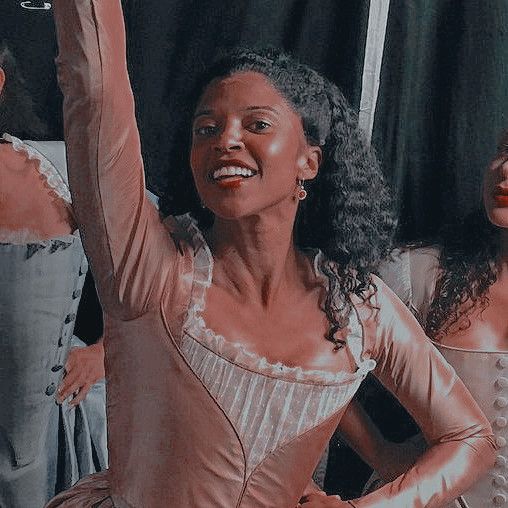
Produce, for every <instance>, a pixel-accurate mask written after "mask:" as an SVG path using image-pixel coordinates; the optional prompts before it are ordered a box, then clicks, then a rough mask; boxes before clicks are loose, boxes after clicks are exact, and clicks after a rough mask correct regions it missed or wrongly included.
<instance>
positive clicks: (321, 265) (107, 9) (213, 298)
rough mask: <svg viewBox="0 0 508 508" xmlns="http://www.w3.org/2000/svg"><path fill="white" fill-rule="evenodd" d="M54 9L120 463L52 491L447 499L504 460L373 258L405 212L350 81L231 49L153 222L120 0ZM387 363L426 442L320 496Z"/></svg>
mask: <svg viewBox="0 0 508 508" xmlns="http://www.w3.org/2000/svg"><path fill="white" fill-rule="evenodd" d="M55 14H56V25H57V30H58V39H59V46H60V55H59V79H60V84H61V86H62V89H63V92H64V97H65V100H64V117H65V131H66V141H67V143H68V147H69V152H68V153H69V163H70V173H71V185H72V187H73V192H74V194H75V209H76V217H77V221H78V222H79V225H80V228H81V229H82V231H83V237H84V239H85V249H86V251H87V254H88V256H89V257H90V260H91V264H92V270H93V272H94V278H95V280H96V282H97V285H98V290H99V293H100V295H101V302H102V303H103V305H104V307H105V314H106V320H107V322H106V327H107V329H108V333H107V336H106V337H107V338H106V342H105V348H106V358H107V360H106V362H107V376H108V423H109V431H110V432H109V449H110V451H111V463H110V464H111V465H110V469H109V471H108V472H107V473H102V474H99V475H94V476H91V477H89V478H88V479H85V480H83V481H82V482H80V483H79V484H78V485H77V486H76V487H74V488H73V489H71V490H70V491H68V492H67V493H64V494H62V495H60V496H59V497H58V498H55V499H54V500H53V502H51V503H50V505H49V506H51V507H55V506H70V507H73V506H75V507H78V506H89V505H93V506H96V507H98V506H100V507H111V506H118V507H124V506H135V507H147V508H158V507H161V508H162V507H167V506H180V507H217V508H219V507H220V508H225V507H229V506H231V507H237V508H239V507H245V508H254V507H259V508H261V507H269V506H276V507H281V508H282V507H284V508H294V507H295V506H296V505H297V504H298V503H301V504H302V505H303V506H305V507H306V508H316V507H325V506H330V507H346V506H356V507H358V508H367V507H368V508H370V507H376V508H381V507H383V508H384V507H385V506H386V507H387V506H397V507H401V508H402V507H408V508H409V507H416V506H418V507H423V506H425V507H434V506H439V504H441V503H443V502H445V501H447V500H449V499H452V498H453V497H454V496H456V495H457V494H458V493H459V492H460V491H461V490H463V489H465V488H466V487H467V486H468V485H469V484H470V483H471V482H472V481H473V480H474V479H475V478H476V477H477V475H478V474H480V473H481V472H482V471H484V470H485V469H486V468H487V467H488V466H489V465H490V464H491V463H492V460H493V443H492V435H491V430H490V428H489V425H488V423H487V422H486V420H485V418H484V417H483V416H482V414H481V412H480V411H479V409H478V407H477V406H476V404H475V403H474V401H473V400H472V398H471V397H470V396H469V394H468V393H467V392H466V390H465V388H464V386H463V385H462V383H461V382H460V381H459V380H458V379H457V377H456V376H455V374H454V372H453V371H452V370H451V369H450V368H449V366H448V365H447V364H446V363H445V362H444V361H443V359H442V358H441V357H440V356H439V354H438V353H437V352H436V351H435V350H434V348H433V347H432V346H431V345H430V344H429V343H428V341H427V340H426V338H425V336H424V334H423V332H422V330H421V328H420V327H419V326H418V325H417V323H416V321H415V320H414V319H413V318H412V316H411V315H410V313H409V312H408V311H407V309H406V308H405V307H404V306H403V305H402V304H401V303H400V302H399V301H398V300H397V299H396V298H395V297H394V295H393V294H392V293H391V292H390V291H389V290H388V289H387V288H386V287H385V286H384V285H383V283H382V282H381V281H380V280H379V279H376V278H375V277H374V276H372V275H371V274H370V271H371V270H372V269H373V268H374V267H375V266H376V264H377V262H378V261H379V259H380V258H381V256H382V255H383V254H384V253H385V252H386V251H387V249H388V248H389V245H390V237H391V232H392V229H393V226H394V221H393V219H392V216H391V213H390V206H389V198H388V195H387V192H386V190H385V188H384V185H383V182H382V177H381V173H380V171H379V166H378V164H377V162H376V159H375V157H374V155H373V153H372V152H371V151H370V150H369V149H368V147H367V146H366V144H365V143H364V142H363V138H362V136H361V135H360V132H359V130H358V128H357V126H356V118H355V115H354V114H353V113H352V111H351V109H350V108H349V106H348V105H347V103H346V101H345V100H344V97H343V96H342V94H341V93H340V92H339V90H338V89H337V88H336V87H335V86H334V85H333V84H331V83H330V82H328V81H327V80H326V79H325V78H323V77H322V76H320V75H319V74H317V73H316V72H314V71H312V70H311V69H309V68H308V67H305V66H303V65H300V64H298V63H296V62H295V61H293V60H292V59H290V58H289V57H287V56H285V55H283V54H280V53H278V52H275V51H263V52H254V51H245V50H238V51H234V52H232V53H230V54H227V55H224V56H223V57H222V58H219V59H218V61H217V62H215V63H214V64H212V65H211V67H210V69H209V71H208V72H205V73H204V74H203V77H202V80H201V81H200V83H198V85H197V87H196V89H195V90H194V93H193V94H192V97H191V100H190V102H189V107H188V112H189V116H188V118H184V119H183V120H185V124H184V125H183V127H182V128H181V130H179V132H181V134H182V143H181V144H180V146H179V153H178V154H176V155H175V157H173V160H171V163H172V166H171V167H172V170H171V178H170V181H169V183H168V191H167V193H166V196H165V199H164V200H163V207H164V210H163V211H164V214H165V215H167V217H166V218H165V219H161V218H160V216H159V214H158V212H157V210H155V208H154V207H153V206H152V205H151V203H150V202H149V201H148V200H147V199H146V198H145V193H144V191H143V189H144V182H143V172H142V160H141V151H140V143H139V136H138V131H137V128H136V123H135V115H134V101H133V98H132V94H131V91H130V86H129V79H128V75H127V69H126V62H125V50H124V44H125V40H124V30H123V24H122V13H121V8H120V2H119V1H116V0H115V1H113V0H111V1H108V2H101V1H99V0H97V1H93V0H73V1H71V0H56V1H55ZM103 62H108V64H107V65H106V66H104V65H103ZM83 124H84V126H83ZM191 131H192V142H191V146H190V147H189V146H188V137H189V133H190V132H191ZM84 133H85V134H84ZM304 182H305V185H306V186H307V188H308V197H307V199H305V200H302V198H304V197H305V193H304V192H303V190H302V186H304ZM307 184H308V185H307ZM104 196H108V199H107V201H106V200H104V199H103V197H104ZM202 204H204V205H205V208H203V206H202ZM189 210H190V211H191V212H192V213H193V214H194V215H195V217H193V216H191V215H189V214H188V213H186V214H185V215H177V216H174V215H173V214H181V213H182V212H188V211H189ZM295 222H296V225H295ZM408 337H410V338H411V340H408ZM374 369H375V370H374ZM373 370H374V373H375V375H376V376H378V377H379V378H380V379H381V380H382V382H383V383H385V384H386V385H387V386H388V387H389V388H390V389H391V390H393V391H394V392H395V393H396V394H397V396H398V397H399V398H400V400H401V401H402V403H403V404H404V405H405V406H407V407H408V408H409V409H410V410H411V411H412V413H413V415H414V416H415V418H416V420H417V421H418V422H419V423H420V425H421V426H422V428H423V429H424V431H425V433H426V436H427V438H428V440H429V441H430V442H431V443H432V444H433V447H432V451H431V452H430V453H429V455H428V456H426V457H423V458H421V459H420V460H419V461H418V462H417V464H416V465H415V467H414V468H413V469H411V470H410V471H409V472H408V473H407V474H406V475H404V476H403V477H400V478H398V479H397V480H396V481H395V482H393V483H392V484H389V485H387V486H386V487H385V488H383V489H380V490H379V491H378V492H376V493H374V494H370V495H368V496H366V497H364V498H360V499H357V500H354V501H342V500H340V499H338V498H337V497H328V496H326V495H324V493H322V492H319V493H318V492H315V489H313V488H312V486H311V484H310V480H311V475H312V472H313V470H314V468H315V466H316V464H317V462H318V460H319V458H320V456H321V453H322V451H323V449H324V447H325V446H326V443H327V442H328V440H329V438H330V436H331V434H332V433H333V431H334V429H335V427H336V426H337V424H338V423H339V422H340V420H341V417H342V415H343V414H344V411H345V410H346V407H347V405H348V403H349V401H350V400H351V398H352V396H353V394H354V393H355V392H356V390H357V388H358V386H359V385H360V383H361V381H362V380H363V378H364V377H365V376H366V374H367V373H368V372H369V371H373ZM429 414H432V418H431V419H429ZM459 414H460V418H458V416H457V415H459ZM190 443H191V444H190ZM457 463H460V468H459V469H458V468H457V467H456V466H457ZM422 484H423V485H424V488H422V487H421V486H422ZM444 486H446V488H445V487H444Z"/></svg>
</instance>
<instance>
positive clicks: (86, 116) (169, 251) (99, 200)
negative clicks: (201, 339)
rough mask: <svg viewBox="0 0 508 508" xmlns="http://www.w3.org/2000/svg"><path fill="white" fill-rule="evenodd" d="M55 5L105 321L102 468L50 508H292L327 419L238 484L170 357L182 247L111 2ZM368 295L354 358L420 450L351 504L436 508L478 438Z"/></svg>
mask: <svg viewBox="0 0 508 508" xmlns="http://www.w3.org/2000/svg"><path fill="white" fill-rule="evenodd" d="M54 8H55V16H56V25H57V33H58V39H59V46H60V55H59V58H58V65H59V81H60V85H61V87H62V90H63V92H64V119H65V120H64V123H65V133H66V134H65V136H66V141H67V146H68V155H69V164H70V167H69V173H70V181H71V190H72V193H73V201H74V207H75V211H76V216H77V221H78V224H79V226H80V229H81V231H82V235H83V240H84V244H85V249H86V252H87V254H88V256H89V258H90V261H91V266H92V270H93V274H94V278H95V280H96V283H97V286H98V291H99V294H100V299H101V302H102V304H103V306H104V309H105V314H106V328H107V331H106V341H105V349H106V372H107V387H108V392H107V398H108V402H107V412H108V425H109V427H108V428H109V436H108V437H109V449H110V470H109V472H108V473H107V474H106V475H104V474H103V475H101V476H100V477H99V478H100V482H99V484H98V485H97V487H96V486H95V483H94V482H93V480H91V479H90V480H86V481H85V482H82V483H81V484H78V487H76V488H75V489H73V490H72V491H70V492H69V493H67V494H65V495H63V496H61V497H60V498H58V499H56V500H55V501H53V502H52V503H50V505H49V506H50V507H52V508H53V507H56V506H66V507H77V506H89V505H90V503H91V502H92V500H93V502H95V503H96V504H97V505H98V506H111V505H112V504H113V505H114V506H116V507H122V508H123V507H136V508H141V507H146V508H159V507H161V508H162V507H167V506H179V507H203V508H205V507H206V508H208V507H217V508H219V507H220V508H226V507H242V508H247V507H248V508H251V507H252V508H254V507H260V508H261V507H276V508H285V507H287V508H293V507H294V506H295V505H296V503H297V501H298V499H299V497H300V495H301V493H302V492H303V490H304V488H305V486H306V484H307V482H308V481H309V479H310V478H311V475H312V471H313V469H314V468H315V466H316V464H317V462H318V461H319V457H320V455H321V453H322V452H323V449H324V447H325V445H326V443H327V442H328V439H329V437H330V436H331V434H332V432H333V431H334V429H335V427H336V425H337V423H338V422H339V420H340V417H341V415H342V410H340V411H338V412H337V413H335V414H333V415H332V416H331V417H330V418H328V419H327V420H325V421H324V422H322V423H321V424H319V425H318V426H316V427H313V428H312V429H310V430H308V431H307V432H305V433H304V434H302V435H299V436H297V437H296V438H294V439H293V440H292V441H290V442H289V443H287V444H285V445H284V446H281V447H279V448H278V449H277V450H275V451H274V452H273V453H271V454H270V455H269V456H268V457H267V458H265V459H264V460H263V461H262V462H261V464H259V465H258V466H257V467H256V469H255V470H254V471H253V473H251V474H250V475H247V474H246V464H245V450H244V443H242V441H241V439H240V438H239V436H238V434H237V432H236V431H235V428H234V425H233V424H232V422H231V421H230V420H229V419H228V418H227V417H226V415H225V413H224V411H223V410H222V408H221V407H220V406H219V405H218V404H217V402H216V401H215V400H214V399H213V397H211V395H210V393H209V392H208V391H207V389H206V387H205V386H204V385H203V384H202V382H201V381H200V379H199V378H198V377H197V376H196V375H195V374H194V372H193V371H192V369H191V368H190V366H189V364H188V363H187V361H186V360H185V358H184V357H183V355H182V353H181V351H180V349H179V344H180V340H181V336H182V331H183V324H184V321H185V319H186V316H187V311H188V308H189V304H190V298H191V291H192V284H193V278H194V273H195V267H194V261H195V259H194V248H193V245H192V242H190V241H188V239H186V235H185V231H183V232H181V231H178V225H177V224H176V223H175V221H174V220H172V219H171V218H170V219H168V220H166V221H164V222H161V220H160V218H159V216H158V213H157V211H156V210H155V208H154V207H153V205H152V204H151V203H150V202H149V201H148V200H147V199H146V198H145V193H144V179H143V171H142V169H143V166H142V160H141V151H140V142H139V135H138V131H137V128H136V124H135V116H134V102H133V98H132V93H131V90H130V86H129V81H128V75H127V69H126V62H125V48H124V46H125V40H124V37H125V34H124V27H123V23H122V13H121V8H120V3H119V2H118V1H117V0H108V1H104V0H101V1H98V0H97V1H91V0H75V1H71V0H55V2H54ZM376 284H377V285H378V291H377V293H376V295H374V296H373V297H372V298H371V299H370V301H369V302H368V303H363V302H362V301H356V300H355V301H354V305H355V310H356V312H357V313H358V315H359V318H360V322H361V326H362V329H363V333H364V357H365V358H372V359H374V360H375V361H376V362H377V368H376V375H377V376H378V377H379V378H380V379H381V381H382V382H383V383H385V384H386V385H387V386H388V388H389V389H391V390H393V391H394V392H395V394H396V395H397V396H398V397H399V398H400V400H401V401H402V403H403V404H404V405H406V406H408V407H409V409H410V410H411V411H412V413H413V414H414V416H415V418H416V420H417V421H418V423H419V424H420V425H421V427H422V428H423V429H424V432H425V435H426V437H427V439H428V440H429V441H430V442H431V443H433V444H435V446H434V447H433V449H432V450H430V451H429V452H428V453H427V455H425V456H424V457H423V458H422V459H421V460H420V461H418V463H417V464H416V465H415V467H414V468H412V469H411V470H410V471H409V472H408V473H407V474H405V475H403V476H402V477H400V478H399V479H397V480H396V481H395V482H393V483H391V484H388V485H386V486H385V487H383V488H382V489H380V490H379V491H377V492H375V493H373V494H371V495H369V496H366V497H365V498H362V499H359V500H356V501H354V502H353V503H354V506H357V507H358V508H370V507H376V508H384V507H390V508H393V507H400V508H417V507H423V506H427V507H437V506H439V505H440V504H442V503H443V501H444V500H448V499H450V496H453V495H454V494H456V493H458V492H459V491H462V490H464V489H465V488H466V487H467V486H469V485H470V483H471V482H472V481H474V480H475V479H476V478H477V476H478V475H479V474H481V473H482V472H483V471H484V470H485V469H486V468H487V467H488V466H489V465H490V464H491V463H492V460H493V441H492V433H491V429H490V426H489V424H488V422H487V421H486V420H485V418H484V417H483V415H482V414H481V412H480V410H479V409H478V407H477V406H476V404H475V403H474V402H473V401H472V399H471V398H470V395H469V394H468V393H467V391H466V390H465V388H464V386H463V384H462V383H461V382H460V381H459V380H458V379H457V377H456V375H455V373H454V372H453V370H452V369H451V368H450V367H449V366H448V365H447V364H446V363H445V362H444V360H443V359H442V357H441V356H440V355H439V354H438V353H437V352H436V350H435V349H434V347H433V346H432V345H431V344H430V343H429V341H428V339H427V338H426V337H425V336H424V335H423V332H422V331H421V329H420V327H419V326H418V324H417V322H416V320H415V319H414V318H413V316H412V315H411V314H410V313H409V312H408V311H407V309H406V308H405V307H404V305H403V304H402V303H401V302H400V301H399V300H398V299H397V298H396V297H395V296H394V295H393V294H392V292H391V291H390V290H389V289H387V288H386V286H385V285H384V284H383V283H382V282H381V281H379V280H377V282H376ZM430 415H432V416H430ZM99 491H100V492H99ZM83 503H84V504H83ZM101 503H102V504H101Z"/></svg>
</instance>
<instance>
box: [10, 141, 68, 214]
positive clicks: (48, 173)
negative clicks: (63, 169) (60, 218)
mask: <svg viewBox="0 0 508 508" xmlns="http://www.w3.org/2000/svg"><path fill="white" fill-rule="evenodd" d="M2 139H4V140H5V141H7V142H9V143H11V144H12V148H13V149H14V150H15V151H16V152H24V153H25V154H26V155H27V157H28V159H29V160H36V161H38V162H39V165H38V168H39V172H40V174H41V175H42V176H44V178H45V179H46V182H47V184H48V185H49V186H50V187H51V188H52V189H53V190H54V191H55V192H56V194H57V195H58V196H59V197H60V198H62V199H63V200H64V201H65V202H66V203H69V204H70V203H72V200H71V193H70V191H69V187H68V185H67V184H66V182H65V181H64V179H63V178H62V176H61V175H60V173H59V172H58V170H57V169H56V168H55V166H54V165H53V164H52V162H51V161H49V160H48V159H47V158H46V157H44V155H42V154H41V153H40V152H39V151H38V150H36V149H35V148H34V147H32V146H30V145H28V144H27V143H24V142H23V141H21V139H18V138H16V137H14V136H11V135H10V134H7V133H5V134H3V136H2Z"/></svg>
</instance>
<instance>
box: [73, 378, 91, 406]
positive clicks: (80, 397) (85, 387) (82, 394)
mask: <svg viewBox="0 0 508 508" xmlns="http://www.w3.org/2000/svg"><path fill="white" fill-rule="evenodd" d="M91 387H92V385H91V384H89V383H88V384H85V385H83V386H82V387H81V388H80V389H79V391H78V393H77V395H76V394H75V395H74V398H73V399H72V400H71V401H70V402H69V405H70V406H73V407H74V406H77V405H78V404H79V403H80V402H83V401H84V400H85V397H86V396H87V394H88V392H89V391H90V388H91Z"/></svg>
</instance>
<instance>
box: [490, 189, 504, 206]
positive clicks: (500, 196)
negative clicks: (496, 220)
mask: <svg viewBox="0 0 508 508" xmlns="http://www.w3.org/2000/svg"><path fill="white" fill-rule="evenodd" d="M493 194H494V195H493V197H494V201H495V202H496V205H497V206H499V207H506V206H508V189H505V188H503V187H499V186H498V187H496V189H495V190H494V193H493Z"/></svg>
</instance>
